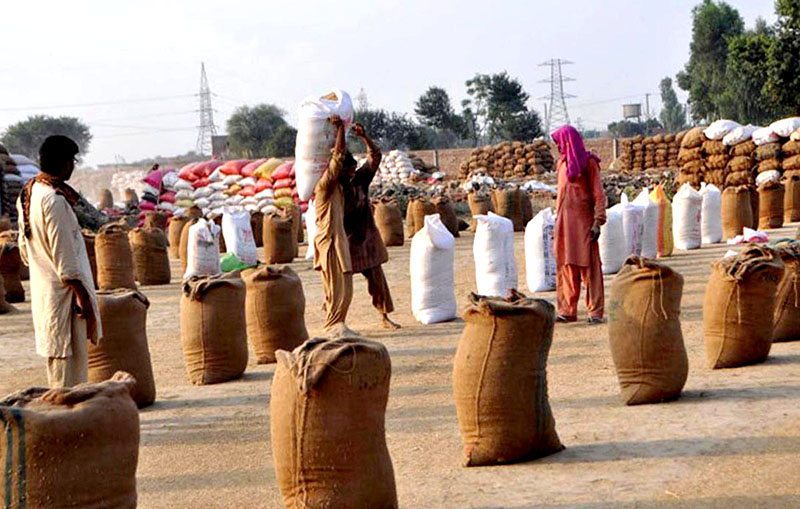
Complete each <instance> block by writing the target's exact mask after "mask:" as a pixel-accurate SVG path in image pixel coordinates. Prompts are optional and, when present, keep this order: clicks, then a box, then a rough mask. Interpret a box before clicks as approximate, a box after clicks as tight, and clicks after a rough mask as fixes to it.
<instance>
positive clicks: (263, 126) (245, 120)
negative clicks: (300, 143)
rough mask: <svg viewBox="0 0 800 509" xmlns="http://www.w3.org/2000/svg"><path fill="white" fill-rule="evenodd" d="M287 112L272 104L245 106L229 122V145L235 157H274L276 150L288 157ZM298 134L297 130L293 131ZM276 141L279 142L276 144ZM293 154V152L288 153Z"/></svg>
mask: <svg viewBox="0 0 800 509" xmlns="http://www.w3.org/2000/svg"><path fill="white" fill-rule="evenodd" d="M284 114H285V112H284V111H283V110H282V109H280V108H278V107H277V106H274V105H272V104H259V105H257V106H253V107H250V106H241V107H239V108H237V109H236V110H235V111H234V112H233V115H231V117H230V118H229V119H228V123H227V130H228V143H229V144H230V150H231V153H233V154H236V155H238V156H240V157H255V156H258V155H272V156H278V154H277V153H273V152H272V151H274V150H279V151H280V152H281V153H286V150H285V147H286V143H287V142H286V138H287V136H288V133H289V132H288V131H287V130H286V129H282V128H285V127H288V124H287V123H286V120H284V118H283V115H284ZM292 131H294V129H292ZM273 138H276V139H275V140H274V141H273ZM288 154H291V151H289V152H288Z"/></svg>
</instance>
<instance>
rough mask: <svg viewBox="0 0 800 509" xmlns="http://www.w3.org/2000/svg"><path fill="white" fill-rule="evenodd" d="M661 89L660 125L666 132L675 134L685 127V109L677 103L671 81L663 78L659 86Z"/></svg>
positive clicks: (676, 96)
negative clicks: (662, 106)
mask: <svg viewBox="0 0 800 509" xmlns="http://www.w3.org/2000/svg"><path fill="white" fill-rule="evenodd" d="M659 88H660V89H661V103H662V104H663V105H664V108H663V109H662V110H661V115H659V117H660V118H661V123H662V124H663V125H664V129H666V130H667V131H668V132H671V133H676V132H678V131H680V130H681V129H683V128H684V127H685V126H686V109H685V108H684V107H683V105H682V104H681V103H680V102H678V94H676V93H675V90H674V89H673V88H672V79H671V78H664V79H663V80H661V84H660V85H659Z"/></svg>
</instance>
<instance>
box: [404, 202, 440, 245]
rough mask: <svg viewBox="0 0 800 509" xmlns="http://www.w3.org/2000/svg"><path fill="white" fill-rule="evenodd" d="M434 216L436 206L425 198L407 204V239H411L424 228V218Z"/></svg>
mask: <svg viewBox="0 0 800 509" xmlns="http://www.w3.org/2000/svg"><path fill="white" fill-rule="evenodd" d="M432 214H436V206H435V205H434V204H433V203H431V202H430V200H428V199H427V198H415V199H413V200H411V201H410V202H408V212H407V215H406V228H407V229H408V238H412V237H413V236H414V235H415V234H416V233H417V232H418V231H420V230H421V229H422V228H423V227H424V226H425V216H430V215H432Z"/></svg>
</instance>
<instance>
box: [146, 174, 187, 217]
mask: <svg viewBox="0 0 800 509" xmlns="http://www.w3.org/2000/svg"><path fill="white" fill-rule="evenodd" d="M177 180H178V175H177V173H176V172H175V170H174V169H172V168H163V169H158V170H155V171H151V172H150V173H148V174H147V175H146V176H145V177H144V178H143V179H142V182H143V183H144V192H143V193H142V199H141V201H140V202H139V208H140V209H141V211H142V213H141V215H140V217H141V218H144V214H145V213H146V212H150V211H153V210H158V211H160V212H164V213H166V214H167V215H172V214H173V213H174V212H175V201H176V192H175V190H174V188H175V183H176V182H177Z"/></svg>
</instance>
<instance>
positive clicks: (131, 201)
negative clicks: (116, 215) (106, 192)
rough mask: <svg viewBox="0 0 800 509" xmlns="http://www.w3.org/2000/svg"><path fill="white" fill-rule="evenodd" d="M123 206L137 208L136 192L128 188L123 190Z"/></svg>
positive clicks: (137, 198)
mask: <svg viewBox="0 0 800 509" xmlns="http://www.w3.org/2000/svg"><path fill="white" fill-rule="evenodd" d="M124 198H125V205H128V206H138V205H139V197H138V196H136V191H134V190H133V189H131V188H130V187H129V188H127V189H125V194H124Z"/></svg>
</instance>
